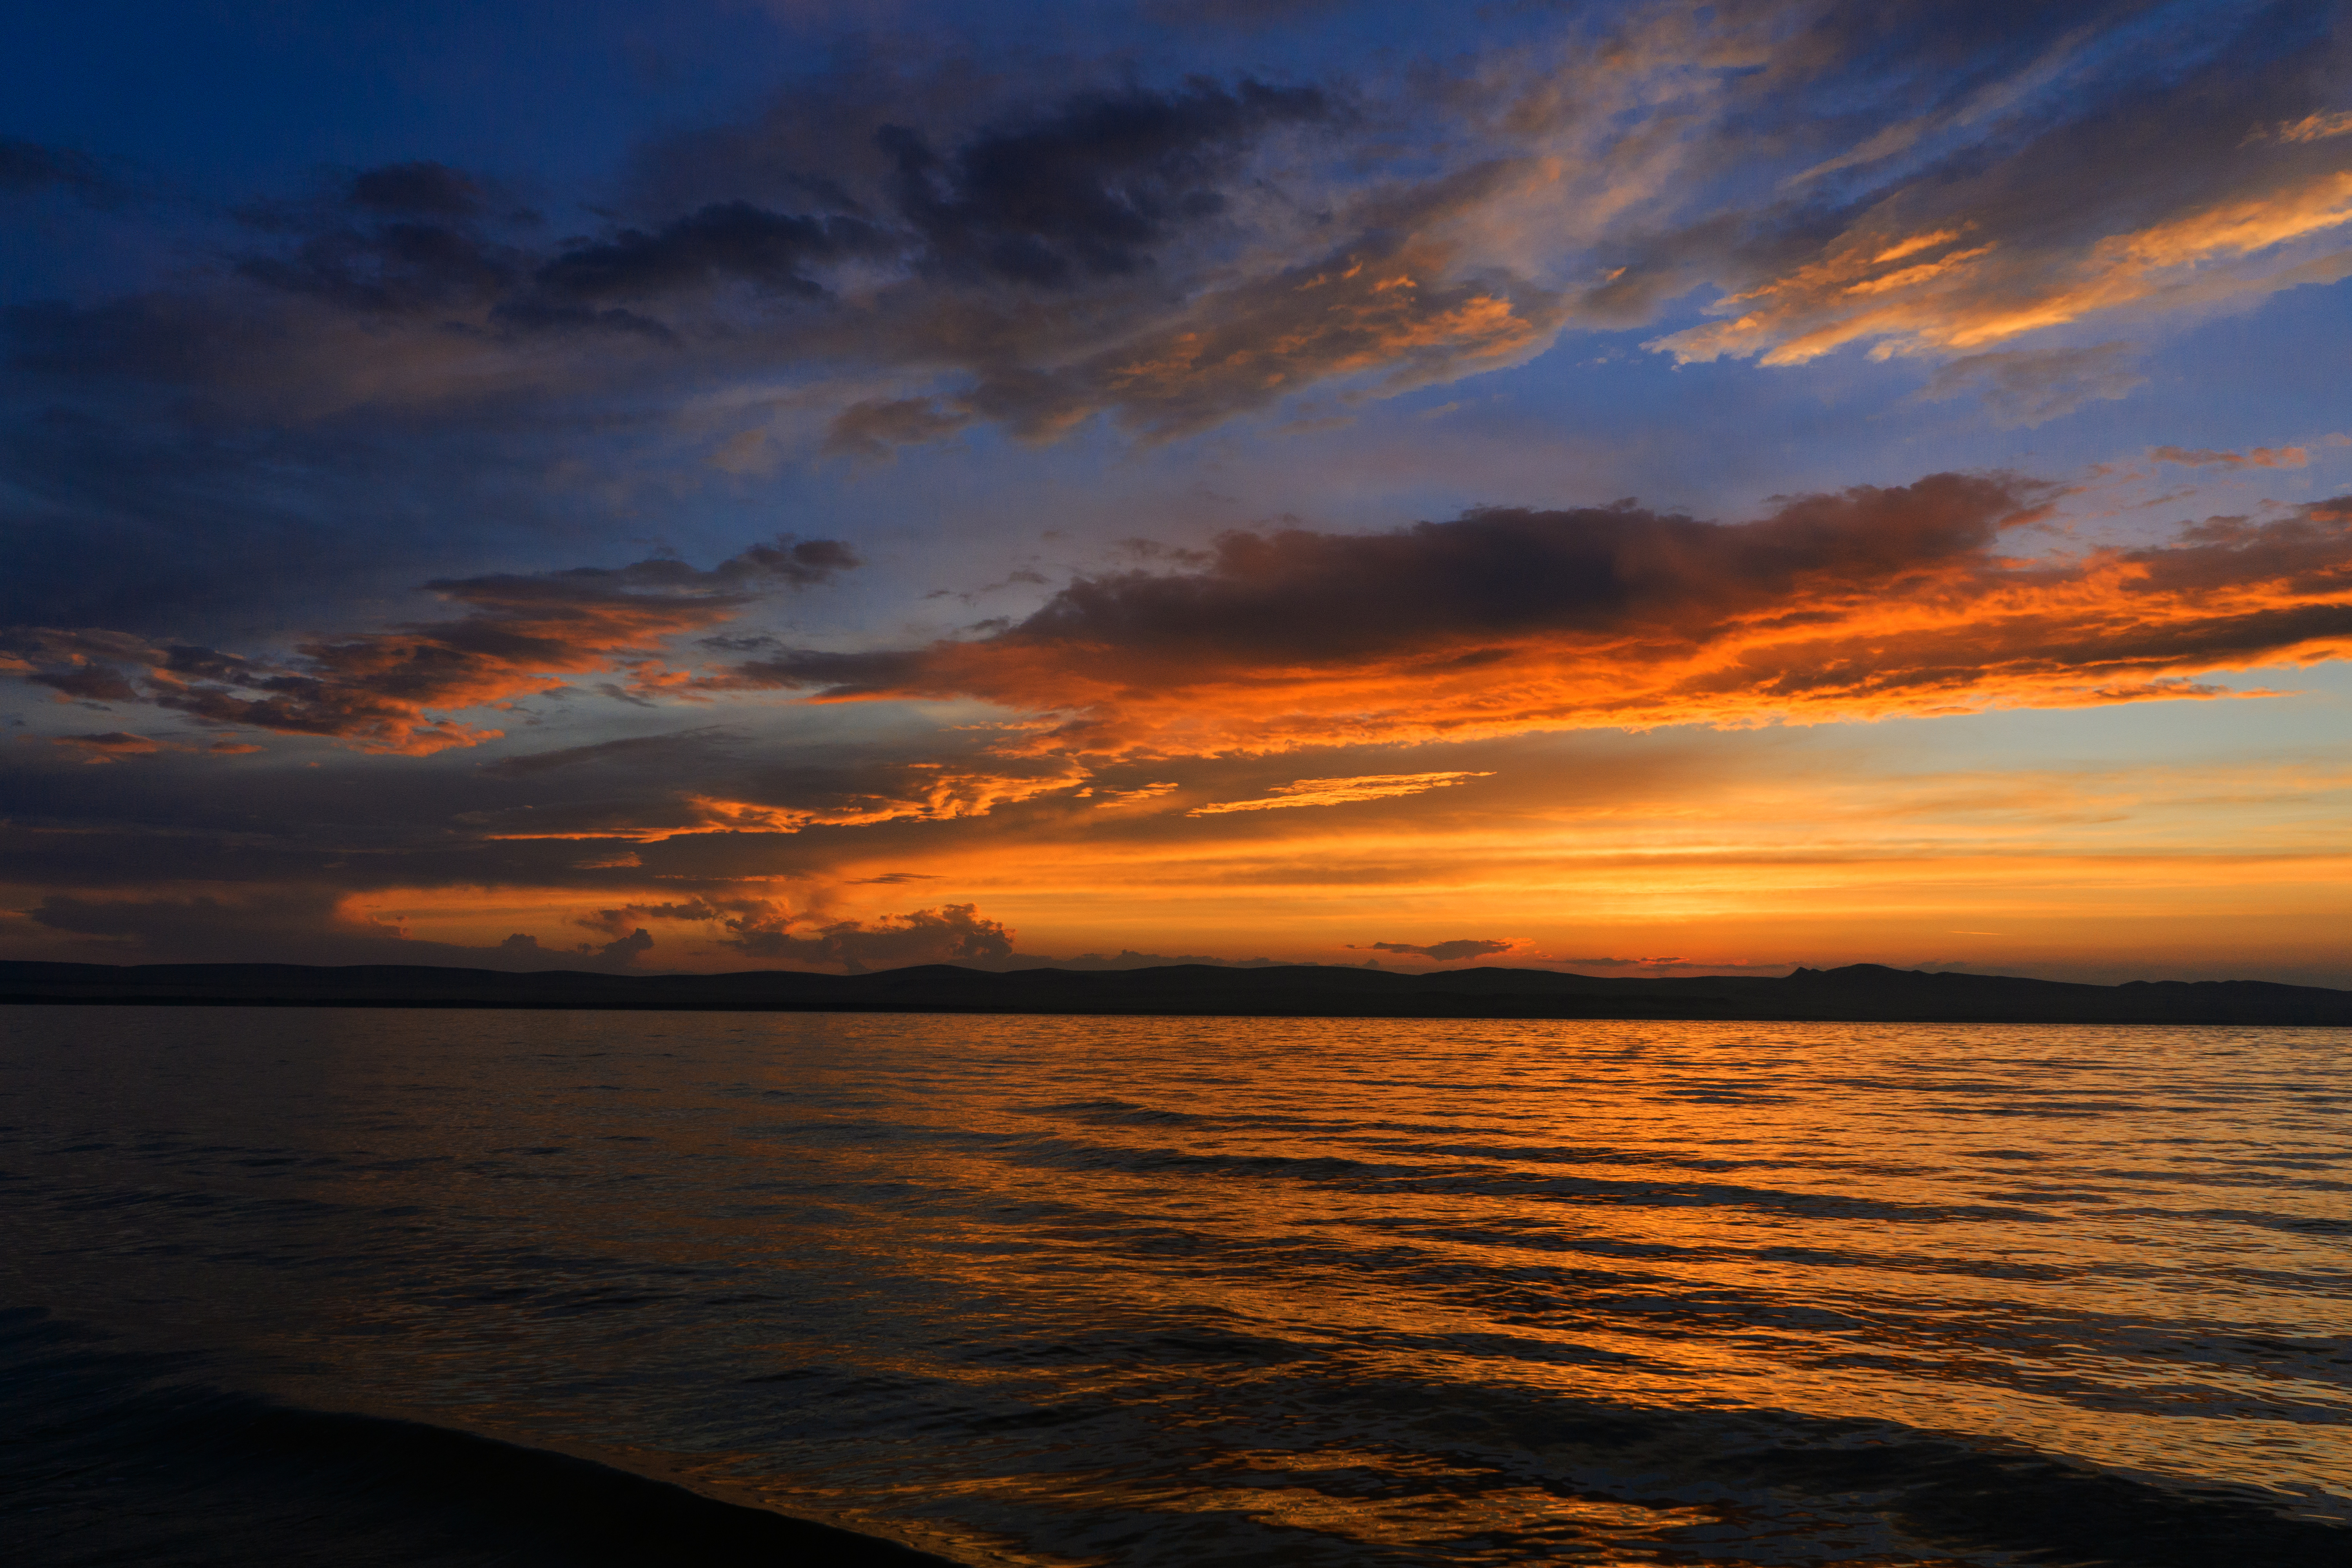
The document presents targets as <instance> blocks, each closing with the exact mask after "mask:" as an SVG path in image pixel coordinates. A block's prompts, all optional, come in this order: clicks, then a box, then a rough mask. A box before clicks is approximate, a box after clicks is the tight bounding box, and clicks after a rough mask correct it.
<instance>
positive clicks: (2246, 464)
mask: <svg viewBox="0 0 2352 1568" xmlns="http://www.w3.org/2000/svg"><path fill="white" fill-rule="evenodd" d="M2147 455H2148V456H2149V457H2151V458H2155V459H2156V460H2157V461H2158V462H2159V463H2178V464H2179V465H2181V466H2182V467H2183V468H2305V467H2307V466H2308V465H2309V464H2310V462H2311V454H2310V453H2309V452H2307V451H2305V449H2304V448H2303V447H2249V448H2247V449H2246V450H2245V451H2242V452H2216V451H2209V450H2205V449H2203V448H2200V447H2149V448H2148V453H2147Z"/></svg>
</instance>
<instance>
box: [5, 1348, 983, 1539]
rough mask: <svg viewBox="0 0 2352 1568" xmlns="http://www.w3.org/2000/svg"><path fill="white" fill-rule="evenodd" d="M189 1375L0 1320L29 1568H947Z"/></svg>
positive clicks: (189, 1369) (480, 1440)
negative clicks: (665, 1566)
mask: <svg viewBox="0 0 2352 1568" xmlns="http://www.w3.org/2000/svg"><path fill="white" fill-rule="evenodd" d="M202 1371H203V1363H202V1360H201V1358H198V1357H194V1356H172V1355H156V1354H139V1353H132V1352H122V1351H120V1350H115V1349H110V1348H106V1347H105V1345H104V1342H102V1341H100V1339H99V1338H98V1337H97V1336H95V1335H93V1334H91V1333H89V1331H84V1330H81V1329H79V1328H77V1327H75V1326H74V1325H72V1324H68V1323H63V1322H59V1321H56V1320H55V1319H53V1318H51V1317H50V1316H49V1314H48V1313H47V1312H46V1311H44V1310H39V1309H16V1310H0V1432H5V1439H0V1472H5V1477H6V1482H7V1484H6V1486H5V1499H0V1521H5V1533H6V1535H7V1536H8V1537H9V1539H10V1540H11V1541H13V1542H15V1545H14V1547H13V1548H12V1560H13V1561H15V1562H16V1563H21V1564H24V1565H26V1568H111V1565H114V1564H125V1565H128V1564H132V1563H136V1564H140V1565H141V1568H215V1565H218V1568H232V1565H234V1568H261V1565H267V1564H278V1563H336V1564H338V1565H339V1568H378V1565H381V1568H395V1565H397V1568H474V1565H476V1564H480V1565H484V1568H487V1565H488V1564H493V1563H495V1564H499V1565H500V1568H559V1565H560V1568H602V1565H604V1564H610V1565H612V1568H622V1565H624V1564H626V1565H628V1568H641V1565H642V1564H644V1563H662V1562H668V1563H695V1564H697V1565H698V1568H733V1565H735V1564H739V1563H740V1564H743V1565H745V1568H749V1565H751V1564H753V1563H757V1564H760V1565H761V1568H778V1565H780V1564H792V1565H802V1564H805V1565H807V1568H834V1565H836V1564H838V1565H841V1568H950V1564H949V1563H948V1562H947V1560H946V1559H944V1558H940V1557H934V1556H930V1555H929V1554H927V1553H924V1552H917V1551H914V1550H912V1549H910V1548H908V1547H904V1546H899V1545H898V1544H896V1543H894V1542H887V1541H879V1540H876V1539H874V1538H872V1537H868V1536H863V1535H858V1534H856V1533H854V1532H852V1531H845V1530H837V1529H835V1528H833V1527H831V1526H828V1525H823V1524H817V1523H814V1522H811V1521H804V1520H796V1519H789V1518H786V1517H784V1516H783V1515H782V1514H776V1513H770V1512H767V1511H766V1510H761V1509H756V1508H746V1507H741V1506H739V1505H737V1504H733V1503H728V1502H722V1501H719V1500H715V1499H711V1498H707V1497H703V1496H701V1495H699V1494H698V1493H695V1492H692V1491H688V1489H685V1488H683V1487H679V1486H675V1485H672V1484H670V1483H668V1482H667V1481H658V1480H655V1479H650V1478H648V1477H645V1476H640V1475H635V1474H632V1473H630V1472H629V1471H626V1470H622V1469H616V1468H613V1467H611V1466H609V1465H601V1464H596V1463H593V1462H592V1461H589V1460H586V1459H580V1458H572V1456H570V1455H566V1454H557V1453H550V1452H547V1451H545V1450H543V1449H538V1448H529V1447H520V1446H518V1445H516V1444H512V1443H504V1442H499V1441H497V1440H495V1439H493V1438H488V1437H483V1436H477V1435H475V1434H473V1433H469V1432H460V1431H454V1430H451V1429H449V1428H446V1427H442V1426H429V1425H426V1424H425V1423H422V1422H417V1421H407V1420H395V1419H391V1418H387V1417H383V1416H376V1415H347V1414H341V1413H337V1412H331V1411H324V1410H310V1409H303V1408H300V1407H299V1406H294V1405H286V1404H282V1403H279V1402H277V1401H274V1400H270V1399H267V1398H263V1397H261V1396H258V1395H256V1394H249V1393H242V1392H238V1391H235V1390H228V1389H222V1388H218V1387H215V1386H211V1385H208V1384H205V1383H204V1382H202V1381H200V1380H199V1379H198V1378H197V1377H196V1376H194V1375H192V1374H196V1373H201V1372H202Z"/></svg>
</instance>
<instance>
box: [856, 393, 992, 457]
mask: <svg viewBox="0 0 2352 1568" xmlns="http://www.w3.org/2000/svg"><path fill="white" fill-rule="evenodd" d="M972 417H973V416H972V415H971V413H969V412H968V411H965V410H962V409H958V408H950V407H943V406H942V405H940V400H939V399H937V398H935V397H897V398H868V399H866V401H864V402H862V403H853V404H851V405H849V406H848V407H846V408H845V409H843V410H842V411H841V412H840V413H839V414H837V415H835V416H834V419H833V423H832V424H831V425H830V426H827V427H826V430H825V438H824V445H825V450H827V451H829V452H856V453H859V454H861V455H863V456H866V457H868V458H881V457H887V456H888V455H889V451H890V448H891V447H907V446H914V445H917V444H919V443H921V442H924V441H935V440H937V439H939V438H940V437H942V436H950V435H953V434H954V433H955V432H956V431H958V430H961V429H962V428H963V427H964V426H967V425H969V424H971V421H972Z"/></svg>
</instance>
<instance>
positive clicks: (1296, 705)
mask: <svg viewBox="0 0 2352 1568" xmlns="http://www.w3.org/2000/svg"><path fill="white" fill-rule="evenodd" d="M12 40H13V41H12V47H10V48H9V49H8V50H7V51H5V55H0V89H5V90H0V105H5V110H0V957H7V958H16V959H57V960H71V961H79V962H98V963H182V962H216V961H237V962H283V963H436V964H471V965H478V966H485V967H494V968H504V969H548V968H584V969H594V970H603V971H609V972H619V973H664V972H677V971H695V972H704V971H723V970H743V969H759V968H785V969H813V970H823V971H828V972H836V973H838V972H849V973H862V972H867V971H872V970H878V969H887V968H891V967H896V966H898V965H902V964H911V963H965V964H970V965H973V966H976V967H981V968H999V969H1001V968H1008V967H1020V966H1025V965H1034V964H1037V963H1048V962H1054V963H1068V964H1073V965H1076V966H1080V967H1100V966H1133V965H1138V964H1143V963H1169V962H1195V963H1197V962H1211V963H1249V962H1260V961H1272V962H1279V963H1345V964H1354V965H1361V964H1365V963H1377V964H1380V965H1381V966H1383V967H1386V968H1390V969H1395V970H1401V971H1406V972H1423V971H1428V970H1431V969H1436V968H1444V967H1448V966H1454V965H1460V964H1465V963H1484V964H1501V965H1510V966H1517V967H1536V968H1551V969H1561V970H1570V971H1574V972H1579V973H1593V974H1606V975H1617V976H1642V975H1667V974H1694V973H1757V974H1776V973H1786V972H1787V971H1788V970H1789V969H1790V968H1791V967H1792V966H1796V965H1810V966H1813V967H1827V966H1832V965H1837V964H1843V963H1890V964H1896V965H1900V966H1903V967H1918V968H1932V969H1956V970H1976V971H1981V972H1995V973H2019V974H2032V975H2041V976H2045V977H2049V978H2054V979H2071V980H2089V981H2099V982H2107V983H2112V982H2117V981H2123V980H2129V979H2141V978H2147V979H2155V978H2188V979H2216V978H2242V979H2261V980H2273V981H2287V982H2293V983H2298V984H2325V985H2336V986H2352V940H2347V933H2352V667H2347V655H2352V404H2348V403H2347V395H2346V392H2345V386H2346V380H2345V365H2346V363H2347V347H2352V283H2347V278H2352V18H2348V17H2347V11H2346V8H2345V7H2344V6H2341V5H2333V4H2326V3H2320V0H2297V3H2293V4H2215V3H2195V4H2192V3H2185V0H2173V3H2168V4H2147V3H2113V4H2109V3H2103V0H2084V3H2079V4H2074V5H2061V6H2052V5H2027V4H2013V5H2012V4H2005V3H2001V0H1952V3H1940V0H1911V3H1905V0H1871V3H1867V4H1864V3H1832V0H1758V3H1753V4H1748V3H1741V0H1733V3H1729V4H1716V5H1670V4H1607V5H1574V4H1559V5H1553V4H1539V3H1535V0H1526V3H1502V0H1498V3H1496V4H1492V5H1418V4H1401V3H1400V4H1380V3H1373V0H1358V3H1350V4H1336V3H1329V0H1324V3H1318V0H1287V3H1286V0H1250V3H1248V4H1241V3H1237V0H1143V3H1139V4H1130V5H1108V4H1075V3H1066V0H1027V3H1024V4H1023V5H988V4H976V3H970V0H966V3H960V4H955V5H942V4H936V3H923V0H865V3H851V0H844V3H841V4H828V3H824V0H805V3H803V0H764V3H763V0H668V3H666V4H663V5H621V4H614V3H604V0H576V3H574V4H571V5H563V6H561V7H558V6H553V5H541V4H520V3H497V0H487V3H486V0H469V3H468V4H466V5H455V4H448V3H446V0H418V3H416V4H413V5H404V6H399V7H384V6H381V5H333V4H325V3H315V0H276V3H272V4H267V5H264V4H259V3H255V0H248V3H246V4H225V3H215V0H175V3H173V4H169V5H163V4H129V3H123V0H90V3H88V4H83V5H75V6H58V7H47V8H43V9H41V10H40V12H39V14H37V15H28V16H26V17H23V18H21V19H19V20H18V21H17V22H16V23H15V24H13V25H12Z"/></svg>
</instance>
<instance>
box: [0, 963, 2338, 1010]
mask: <svg viewBox="0 0 2352 1568" xmlns="http://www.w3.org/2000/svg"><path fill="white" fill-rule="evenodd" d="M0 1002H15V1003H32V1002H47V1003H60V1002H62V1003H143V1004H150V1005H181V1006H196V1005H247V1006H328V1007H595V1008H610V1007H621V1008H629V1007H637V1008H646V1007H650V1008H686V1009H719V1010H733V1011H755V1012H757V1011H764V1012H861V1013H1074V1014H1122V1013H1123V1014H1179V1015H1182V1014H1192V1015H1212V1014H1226V1015H1235V1014H1238V1015H1253V1016H1275V1017H1387V1018H1740V1019H1756V1020H1780V1021H1788V1022H1799V1021H1805V1020H1851V1021H1856V1022H1864V1021H1874V1022H1886V1023H2020V1024H2028V1023H2031V1024H2338V1025H2352V991H2330V990H2323V989H2321V988H2319V987H2316V986H2309V985H2273V984H2266V983H2264V982H2261V981H2252V980H2203V981H2194V982H2189V981H2179V980H2162V981H2134V982H2132V983H2131V984H2127V985H2076V984H2066V983H2064V982H2061V981H2053V980H2023V979H2017V978H2013V977H2011V976H2007V975H1991V974H1937V973H1927V972H1925V971H1921V970H1913V969H1889V968H1887V967H1885V965H1883V964H1875V963H1857V964H1851V965H1848V966H1847V967H1845V968H1843V969H1826V970H1824V969H1800V970H1798V971H1797V972H1796V973H1793V974H1790V975H1788V976H1787V977H1785V978H1782V979H1758V978H1754V977H1752V976H1745V975H1712V976H1702V977H1699V978H1696V979H1688V980H1622V979H1604V978H1601V977H1598V976H1594V975H1589V974H1563V973H1556V972H1554V971H1551V970H1546V969H1442V970H1437V971H1434V972H1433V973H1426V974H1398V973H1390V972H1387V971H1383V970H1377V969H1344V968H1337V967H1329V966H1321V965H1311V964H1302V965H1293V966H1276V967H1273V968H1265V969H1225V968H1219V967H1216V966H1213V965H1210V964H1171V965H1169V966H1167V967H1164V968H1159V969H1125V970H1090V971H1081V970H1068V969H1026V970H1016V971H1014V972H1013V973H1003V974H1000V973H991V972H988V971H984V970H977V969H963V968H960V967H958V966H956V965H953V964H924V965H919V966H918V967H915V968H911V969H893V970H888V971H886V972H884V973H878V974H852V975H842V974H802V973H793V972H790V971H785V970H754V971H750V972H747V973H736V974H647V975H635V974H631V975H621V974H591V973H581V972H578V971H572V970H550V971H542V972H540V973H525V974H516V973H506V972H503V971H499V970H490V969H436V968H425V967H423V966H415V967H408V966H400V965H391V964H366V965H355V966H352V967H346V968H314V967H310V966H308V965H303V964H290V963H143V964H133V965H127V966H121V965H114V964H102V963H0Z"/></svg>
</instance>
